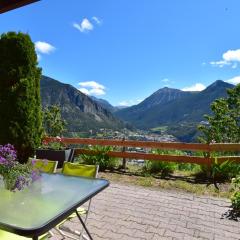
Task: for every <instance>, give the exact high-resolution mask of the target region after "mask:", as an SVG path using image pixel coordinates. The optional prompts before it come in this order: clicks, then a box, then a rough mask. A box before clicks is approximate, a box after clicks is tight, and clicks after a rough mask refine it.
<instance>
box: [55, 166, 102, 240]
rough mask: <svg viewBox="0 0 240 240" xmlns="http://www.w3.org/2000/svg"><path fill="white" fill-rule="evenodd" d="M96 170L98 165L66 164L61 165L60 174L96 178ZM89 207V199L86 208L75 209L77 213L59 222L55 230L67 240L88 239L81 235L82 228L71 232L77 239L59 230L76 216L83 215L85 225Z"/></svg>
mask: <svg viewBox="0 0 240 240" xmlns="http://www.w3.org/2000/svg"><path fill="white" fill-rule="evenodd" d="M98 168H99V167H98V165H84V164H78V163H69V162H66V163H64V165H63V169H62V173H63V174H65V175H69V176H79V177H91V178H96V177H97V174H98ZM90 207H91V199H90V200H89V202H88V206H87V208H83V207H79V208H77V209H76V211H77V213H72V214H71V215H70V216H69V217H67V218H66V219H65V220H64V221H63V222H61V223H60V224H59V225H58V226H57V227H56V228H55V229H56V230H57V231H58V232H59V233H60V234H61V235H62V236H63V237H68V238H71V239H81V238H83V239H88V238H86V236H85V235H83V230H84V229H83V228H82V230H81V231H80V232H77V231H71V233H73V234H77V235H78V238H75V237H73V236H71V235H68V234H67V233H66V231H63V230H62V229H61V226H63V224H64V223H65V222H66V221H69V220H71V219H73V218H75V217H77V214H79V216H82V215H85V219H84V224H86V222H87V219H88V215H89V211H90Z"/></svg>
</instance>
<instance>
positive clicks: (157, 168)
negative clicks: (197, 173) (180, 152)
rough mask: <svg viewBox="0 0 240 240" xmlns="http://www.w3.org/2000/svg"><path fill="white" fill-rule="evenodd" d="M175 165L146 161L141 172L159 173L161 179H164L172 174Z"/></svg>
mask: <svg viewBox="0 0 240 240" xmlns="http://www.w3.org/2000/svg"><path fill="white" fill-rule="evenodd" d="M176 165H177V164H176V163H172V162H163V161H146V163H145V166H144V168H143V170H144V171H146V172H149V173H160V175H161V177H166V176H168V175H169V174H171V173H173V172H174V170H175V169H176Z"/></svg>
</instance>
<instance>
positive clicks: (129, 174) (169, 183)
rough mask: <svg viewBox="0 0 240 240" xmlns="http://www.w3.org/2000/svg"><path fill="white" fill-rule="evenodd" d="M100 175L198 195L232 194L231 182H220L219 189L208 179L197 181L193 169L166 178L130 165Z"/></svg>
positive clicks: (129, 182) (135, 183) (139, 184)
mask: <svg viewBox="0 0 240 240" xmlns="http://www.w3.org/2000/svg"><path fill="white" fill-rule="evenodd" d="M99 176H100V177H102V178H105V179H108V180H109V181H111V182H115V183H120V184H127V185H137V186H143V187H152V188H154V189H166V190H174V191H184V192H188V193H193V194H197V195H208V196H214V197H225V198H229V197H230V196H231V194H232V191H233V190H232V187H231V184H230V183H222V184H219V190H218V189H216V188H215V187H214V185H213V184H212V183H209V182H207V181H202V182H201V181H200V182H197V181H196V179H195V177H194V176H193V171H179V170H176V171H175V172H174V173H173V174H171V175H169V176H168V177H166V178H161V177H160V176H158V175H150V174H143V173H142V171H141V168H139V167H136V166H129V169H128V170H127V171H125V172H124V171H113V172H110V171H106V172H100V173H99Z"/></svg>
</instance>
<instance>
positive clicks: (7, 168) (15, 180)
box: [0, 144, 36, 191]
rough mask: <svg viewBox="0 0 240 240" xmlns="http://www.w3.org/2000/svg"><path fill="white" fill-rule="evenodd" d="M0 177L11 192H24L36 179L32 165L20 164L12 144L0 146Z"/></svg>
mask: <svg viewBox="0 0 240 240" xmlns="http://www.w3.org/2000/svg"><path fill="white" fill-rule="evenodd" d="M0 175H2V177H3V182H4V185H5V188H6V189H8V190H11V191H15V190H22V189H23V188H24V187H25V186H28V185H29V184H30V183H31V182H32V181H34V180H35V179H36V173H35V171H34V170H33V168H32V164H31V163H27V164H20V163H19V162H18V161H17V152H16V150H15V149H14V147H13V146H12V145H11V144H7V145H4V146H3V145H0Z"/></svg>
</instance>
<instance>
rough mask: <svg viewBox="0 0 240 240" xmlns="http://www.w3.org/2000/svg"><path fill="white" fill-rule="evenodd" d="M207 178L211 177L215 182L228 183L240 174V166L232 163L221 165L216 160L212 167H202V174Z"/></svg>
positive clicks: (226, 162) (225, 162)
mask: <svg viewBox="0 0 240 240" xmlns="http://www.w3.org/2000/svg"><path fill="white" fill-rule="evenodd" d="M200 173H201V174H202V175H203V176H205V177H211V178H212V179H213V180H214V181H217V182H219V181H226V180H230V179H231V178H233V177H236V176H237V175H238V174H239V173H240V165H239V164H236V163H234V162H231V161H228V160H227V161H224V162H222V163H220V162H219V161H218V159H217V158H215V161H214V163H213V164H212V165H211V166H210V168H209V167H208V166H204V165H202V166H201V172H200Z"/></svg>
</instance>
